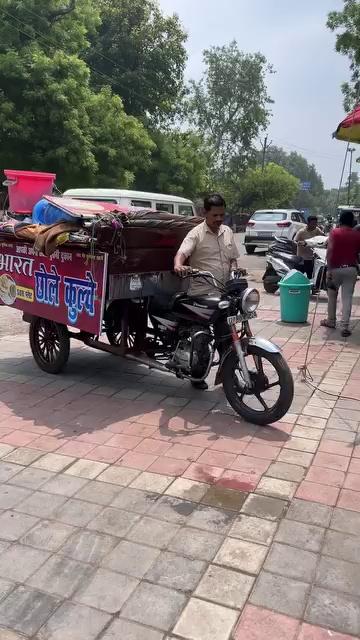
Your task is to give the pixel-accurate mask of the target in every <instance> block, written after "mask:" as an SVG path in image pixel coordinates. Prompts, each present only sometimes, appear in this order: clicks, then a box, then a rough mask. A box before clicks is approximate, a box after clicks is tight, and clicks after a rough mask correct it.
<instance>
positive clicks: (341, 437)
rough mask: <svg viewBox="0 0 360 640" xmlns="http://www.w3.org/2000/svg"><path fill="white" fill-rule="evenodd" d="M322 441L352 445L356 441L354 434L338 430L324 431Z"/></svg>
mask: <svg viewBox="0 0 360 640" xmlns="http://www.w3.org/2000/svg"><path fill="white" fill-rule="evenodd" d="M324 439H325V440H333V441H336V442H347V443H350V444H354V443H355V440H356V433H354V432H352V431H342V430H340V429H325V431H324Z"/></svg>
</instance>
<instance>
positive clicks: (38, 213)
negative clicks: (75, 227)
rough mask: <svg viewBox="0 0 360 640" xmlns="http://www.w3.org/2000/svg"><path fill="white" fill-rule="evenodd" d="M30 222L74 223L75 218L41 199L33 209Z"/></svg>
mask: <svg viewBox="0 0 360 640" xmlns="http://www.w3.org/2000/svg"><path fill="white" fill-rule="evenodd" d="M32 220H33V222H35V223H36V224H55V223H56V222H75V220H76V218H75V217H74V216H72V215H70V213H66V211H62V209H59V208H58V207H56V206H55V205H53V204H51V203H50V202H48V201H47V200H45V198H42V199H41V200H39V202H37V203H36V205H35V206H34V208H33V211H32Z"/></svg>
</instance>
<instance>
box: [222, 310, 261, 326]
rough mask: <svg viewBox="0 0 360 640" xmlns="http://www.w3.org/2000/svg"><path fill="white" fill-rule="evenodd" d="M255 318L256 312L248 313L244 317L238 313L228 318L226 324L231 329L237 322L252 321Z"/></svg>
mask: <svg viewBox="0 0 360 640" xmlns="http://www.w3.org/2000/svg"><path fill="white" fill-rule="evenodd" d="M256 317H257V314H256V311H250V312H249V313H246V314H245V315H242V314H241V313H238V314H237V315H236V316H228V317H227V323H228V325H229V326H230V327H231V326H233V325H234V324H237V323H238V322H244V320H253V319H254V318H256Z"/></svg>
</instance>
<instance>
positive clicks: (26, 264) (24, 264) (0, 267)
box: [0, 253, 34, 277]
mask: <svg viewBox="0 0 360 640" xmlns="http://www.w3.org/2000/svg"><path fill="white" fill-rule="evenodd" d="M33 263H34V259H33V258H22V257H21V256H16V255H12V254H10V253H0V271H6V272H8V273H14V271H16V273H18V274H19V275H21V274H22V275H24V276H29V277H31V276H32V273H33Z"/></svg>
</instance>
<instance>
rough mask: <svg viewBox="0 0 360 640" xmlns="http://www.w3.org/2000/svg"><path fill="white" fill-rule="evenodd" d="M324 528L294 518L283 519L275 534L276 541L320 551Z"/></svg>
mask: <svg viewBox="0 0 360 640" xmlns="http://www.w3.org/2000/svg"><path fill="white" fill-rule="evenodd" d="M324 533H325V529H323V528H322V527H316V526H315V525H310V524H304V523H302V522H296V521H295V520H283V521H282V522H280V526H279V529H278V531H277V533H276V536H275V541H276V542H283V543H285V544H290V545H292V546H293V547H298V548H299V549H305V550H306V551H314V552H315V553H320V550H321V547H322V543H323V539H324Z"/></svg>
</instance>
